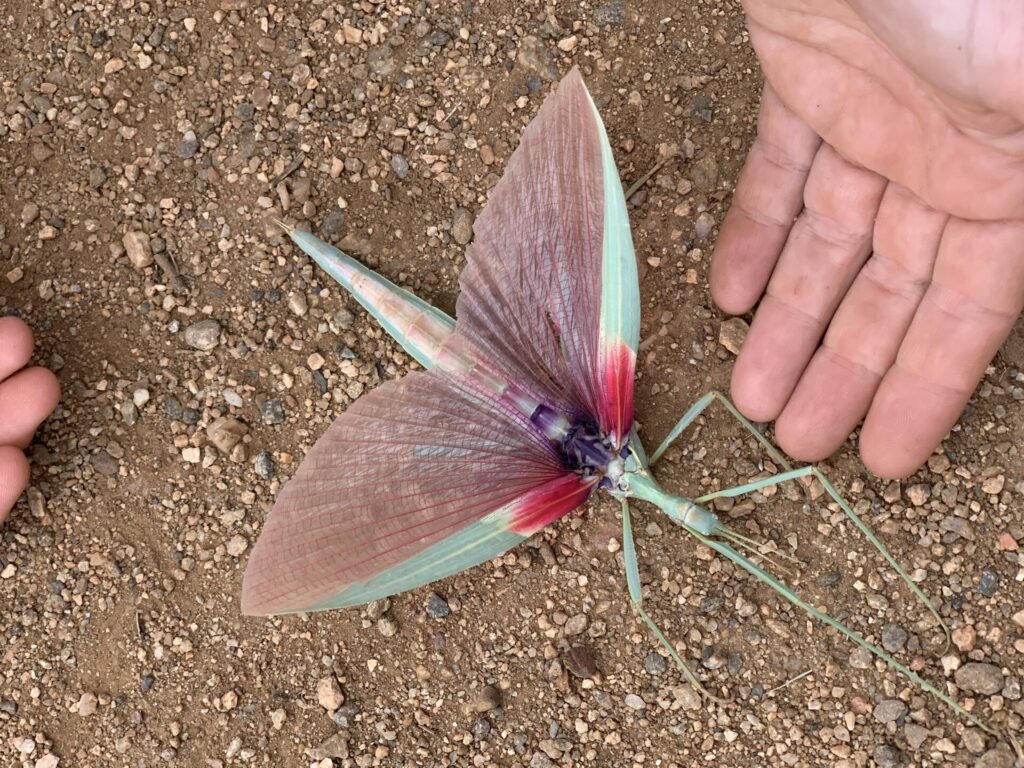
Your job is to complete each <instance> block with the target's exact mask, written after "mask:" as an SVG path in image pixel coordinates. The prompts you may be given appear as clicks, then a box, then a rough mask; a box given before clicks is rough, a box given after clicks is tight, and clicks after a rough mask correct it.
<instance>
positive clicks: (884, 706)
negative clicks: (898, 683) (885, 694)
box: [874, 699, 908, 723]
mask: <svg viewBox="0 0 1024 768" xmlns="http://www.w3.org/2000/svg"><path fill="white" fill-rule="evenodd" d="M907 711H908V710H907V705H906V704H905V703H904V702H902V701H900V700H899V699H886V700H885V701H880V702H878V704H876V705H875V710H874V715H875V719H876V720H878V721H879V722H882V723H894V722H897V721H898V720H900V719H902V718H903V717H905V716H906V714H907Z"/></svg>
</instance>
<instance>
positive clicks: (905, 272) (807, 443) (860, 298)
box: [775, 184, 949, 461]
mask: <svg viewBox="0 0 1024 768" xmlns="http://www.w3.org/2000/svg"><path fill="white" fill-rule="evenodd" d="M948 218H949V217H948V216H947V215H946V214H944V213H939V212H937V211H933V210H932V209H930V208H928V207H926V206H925V205H923V204H922V203H921V202H920V201H919V200H918V199H917V198H916V197H915V196H914V195H912V194H911V193H910V192H908V191H907V190H905V189H903V188H902V187H899V186H897V185H895V184H890V185H889V186H888V187H886V190H885V195H884V196H883V198H882V203H881V205H879V208H878V217H877V219H876V221H875V231H874V236H873V249H874V253H873V254H872V255H871V257H870V258H869V259H868V261H867V263H865V265H864V267H863V268H862V269H861V271H860V272H859V273H858V275H857V277H856V279H855V280H854V282H853V285H852V286H850V290H849V291H848V292H847V293H846V296H844V297H843V300H842V302H841V303H840V305H839V309H838V310H836V314H835V316H834V317H833V318H832V322H831V323H830V324H829V327H828V331H827V332H826V333H825V339H824V341H823V343H822V346H821V347H820V348H819V349H818V351H817V352H815V354H814V357H813V358H812V359H811V362H810V364H809V365H808V366H807V370H805V371H804V372H803V375H802V376H801V377H800V382H799V384H797V387H796V390H795V391H794V392H793V395H792V397H791V398H790V399H789V402H788V403H786V407H785V409H784V410H783V412H782V414H781V415H780V416H779V419H778V423H777V424H776V425H775V436H776V439H777V440H778V441H779V444H780V445H781V446H782V448H783V450H785V451H786V452H787V453H788V454H790V455H791V456H793V457H794V458H796V459H799V460H801V461H819V460H821V459H823V458H825V457H826V456H828V455H829V454H831V453H832V452H833V451H835V450H836V449H837V448H838V447H839V446H840V445H841V444H842V443H843V441H844V440H846V438H847V437H849V435H850V433H851V432H852V431H853V430H854V428H855V427H856V426H857V423H858V422H859V421H860V420H861V419H862V418H863V417H864V414H866V413H867V411H868V407H869V406H870V404H871V398H872V397H873V396H874V394H875V391H876V390H877V388H878V384H879V382H880V381H881V380H882V376H883V375H884V374H885V372H886V371H887V370H889V367H890V366H891V365H892V363H893V361H894V360H895V359H896V353H897V350H898V349H899V346H900V342H902V341H903V337H904V335H905V334H906V332H907V328H908V327H909V325H910V322H911V319H912V318H913V316H914V312H915V311H916V310H917V307H918V304H920V302H921V297H922V296H924V292H925V289H926V288H927V286H928V283H929V281H930V280H931V275H932V268H933V266H934V264H935V258H936V255H937V254H938V250H939V242H940V240H941V238H942V232H943V229H944V227H945V225H946V222H947V220H948Z"/></svg>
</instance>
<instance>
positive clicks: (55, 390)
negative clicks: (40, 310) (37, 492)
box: [0, 317, 60, 521]
mask: <svg viewBox="0 0 1024 768" xmlns="http://www.w3.org/2000/svg"><path fill="white" fill-rule="evenodd" d="M31 354H32V331H30V330H29V328H28V326H27V325H25V324H24V323H23V322H21V320H18V319H17V318H15V317H0V521H2V520H3V519H4V518H5V517H7V513H8V512H10V511H11V507H13V506H14V502H15V501H17V500H18V496H20V495H21V492H22V491H23V490H24V489H25V486H26V485H27V484H28V461H27V460H26V459H25V454H24V453H22V450H23V449H24V448H25V447H26V446H27V445H28V443H29V441H30V440H31V439H32V434H33V433H34V432H35V431H36V427H38V426H39V423H40V422H41V421H42V420H43V419H45V418H46V417H47V416H48V415H49V414H50V413H51V412H52V411H53V409H54V408H56V407H57V401H58V400H59V399H60V385H59V384H58V383H57V377H55V376H54V375H53V374H52V373H50V372H49V371H48V370H46V369H45V368H25V365H27V364H28V360H29V357H30V356H31ZM22 369H24V370H22Z"/></svg>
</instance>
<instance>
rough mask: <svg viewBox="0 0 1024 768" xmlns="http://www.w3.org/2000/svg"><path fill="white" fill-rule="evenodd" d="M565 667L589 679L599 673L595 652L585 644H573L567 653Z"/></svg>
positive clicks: (580, 676)
mask: <svg viewBox="0 0 1024 768" xmlns="http://www.w3.org/2000/svg"><path fill="white" fill-rule="evenodd" d="M565 668H566V669H568V670H569V671H570V672H571V673H572V674H573V675H575V676H576V677H579V678H583V679H588V678H591V677H594V675H596V674H597V663H596V662H595V660H594V654H593V653H592V652H591V650H590V649H589V648H588V647H587V646H585V645H577V646H573V647H572V648H570V649H569V650H568V652H566V654H565Z"/></svg>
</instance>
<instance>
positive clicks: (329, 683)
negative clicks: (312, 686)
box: [316, 675, 345, 712]
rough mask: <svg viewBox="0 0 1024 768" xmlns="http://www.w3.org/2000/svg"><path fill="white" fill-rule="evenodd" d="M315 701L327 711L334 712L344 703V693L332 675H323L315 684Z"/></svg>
mask: <svg viewBox="0 0 1024 768" xmlns="http://www.w3.org/2000/svg"><path fill="white" fill-rule="evenodd" d="M316 701H317V703H318V704H319V705H320V706H321V707H323V708H324V709H326V710H327V711H328V712H334V711H335V710H337V709H340V708H341V705H342V704H344V703H345V693H344V692H343V691H342V690H341V685H340V684H339V683H338V679H337V678H336V677H335V676H334V675H328V676H327V677H323V678H321V679H320V681H319V682H318V683H317V684H316Z"/></svg>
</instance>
